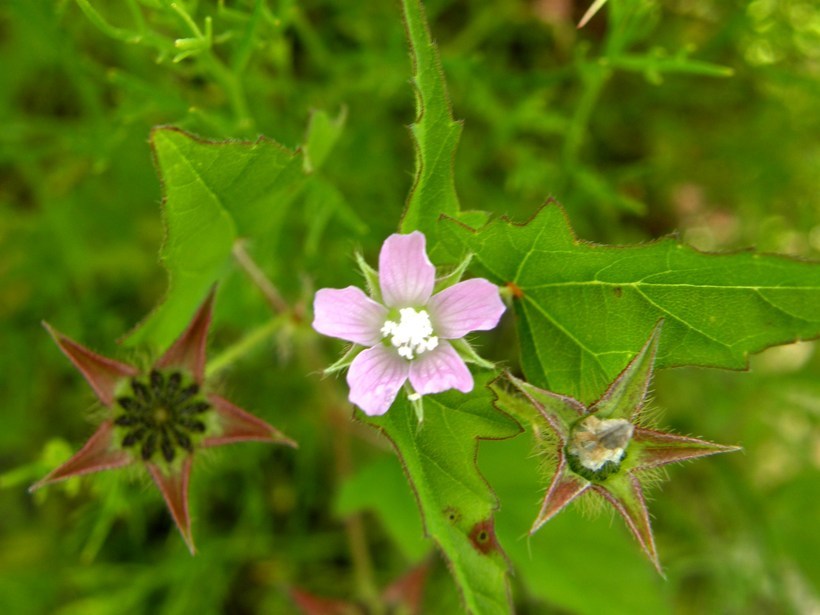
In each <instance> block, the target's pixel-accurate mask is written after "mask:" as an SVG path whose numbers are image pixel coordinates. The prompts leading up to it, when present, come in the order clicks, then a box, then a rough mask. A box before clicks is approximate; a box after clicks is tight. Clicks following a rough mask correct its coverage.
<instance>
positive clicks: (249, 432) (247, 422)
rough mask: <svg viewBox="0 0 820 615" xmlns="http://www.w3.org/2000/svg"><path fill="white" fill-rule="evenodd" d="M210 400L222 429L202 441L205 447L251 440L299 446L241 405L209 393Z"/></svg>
mask: <svg viewBox="0 0 820 615" xmlns="http://www.w3.org/2000/svg"><path fill="white" fill-rule="evenodd" d="M208 401H209V402H211V404H213V407H214V410H215V411H216V415H217V418H218V421H219V426H220V430H221V431H220V432H219V433H218V434H215V435H212V436H208V437H206V438H205V439H204V440H203V441H202V446H203V447H206V448H207V447H213V446H222V445H223V444H231V443H233V442H248V441H251V442H272V443H274V444H285V445H287V446H292V447H293V448H298V445H297V444H296V442H295V441H293V440H291V439H290V438H288V437H287V436H286V435H284V434H283V433H282V432H281V431H279V430H278V429H276V428H275V427H273V426H272V425H270V424H268V423H266V422H265V421H263V420H262V419H260V418H259V417H256V416H254V415H252V414H251V413H250V412H247V411H245V410H243V409H242V408H240V407H239V406H235V405H234V404H232V403H231V402H229V401H228V400H227V399H225V398H223V397H220V396H219V395H214V394H211V395H208Z"/></svg>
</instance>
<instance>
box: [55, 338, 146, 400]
mask: <svg viewBox="0 0 820 615" xmlns="http://www.w3.org/2000/svg"><path fill="white" fill-rule="evenodd" d="M43 326H44V327H45V328H46V330H47V331H48V332H49V333H50V334H51V337H53V338H54V341H55V342H56V343H57V345H58V346H59V347H60V350H62V351H63V354H64V355H65V356H67V357H68V358H69V359H70V360H71V362H72V363H73V364H74V367H76V368H77V369H78V370H80V373H81V374H82V375H83V376H85V379H86V380H87V381H88V384H90V385H91V388H92V389H94V392H95V393H96V394H97V397H98V398H99V400H100V401H101V402H102V403H103V404H105V405H106V406H110V405H111V404H112V403H114V394H115V391H116V389H117V385H118V384H119V383H120V381H121V380H123V379H124V378H128V377H129V376H136V375H137V374H138V373H139V370H138V369H137V368H136V367H132V366H130V365H126V364H125V363H120V362H119V361H114V360H113V359H109V358H107V357H103V356H101V355H98V354H97V353H96V352H92V351H91V350H89V349H88V348H86V347H85V346H81V345H80V344H78V343H77V342H75V341H73V340H71V339H69V338H68V337H66V336H65V335H63V334H62V333H60V332H59V331H57V330H56V329H53V328H52V327H51V326H50V325H49V324H48V323H47V322H44V323H43Z"/></svg>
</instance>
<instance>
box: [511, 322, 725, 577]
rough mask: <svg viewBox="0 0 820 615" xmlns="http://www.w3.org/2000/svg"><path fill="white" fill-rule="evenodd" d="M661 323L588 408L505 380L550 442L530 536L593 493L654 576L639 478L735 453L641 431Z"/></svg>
mask: <svg viewBox="0 0 820 615" xmlns="http://www.w3.org/2000/svg"><path fill="white" fill-rule="evenodd" d="M662 324H663V321H661V322H659V323H658V324H657V326H656V327H655V329H654V330H653V331H652V335H651V336H650V338H649V341H647V343H646V345H645V346H644V347H643V349H642V350H641V351H640V352H639V353H638V355H637V356H636V357H635V358H634V359H633V360H632V361H631V362H630V363H629V365H627V366H626V369H624V371H623V372H621V374H620V375H619V376H618V378H617V379H616V380H615V381H614V382H613V383H612V384H611V385H610V386H609V388H608V389H607V391H606V393H604V395H603V397H601V399H599V400H598V401H596V402H595V403H594V404H592V405H591V406H589V407H587V406H585V405H584V404H582V403H581V402H580V401H578V400H576V399H573V398H571V397H567V396H563V395H558V394H556V393H552V392H550V391H545V390H543V389H539V388H538V387H535V386H533V385H531V384H528V383H526V382H523V381H521V380H519V379H517V378H514V377H513V376H509V379H510V381H511V382H512V383H513V385H514V386H515V387H516V388H517V389H518V390H519V391H521V393H523V394H524V396H525V397H526V399H527V400H528V401H529V403H530V404H531V405H532V406H533V407H535V409H536V410H537V411H538V417H540V418H542V419H543V420H544V421H546V423H547V426H548V428H549V429H550V431H551V432H552V433H554V434H555V436H556V438H557V440H558V446H557V449H558V450H557V451H556V460H557V464H556V469H555V473H554V475H553V477H552V479H551V481H550V483H549V486H548V488H547V491H546V494H545V495H544V500H543V502H542V504H541V510H540V512H539V513H538V517H537V518H536V519H535V522H534V523H533V525H532V528H531V529H530V534H533V533H535V532H536V531H538V529H539V528H540V527H541V526H542V525H544V524H545V523H546V522H547V521H549V520H550V519H552V518H553V517H554V516H555V515H557V514H558V513H559V512H560V511H561V510H563V509H564V507H566V506H567V505H568V504H569V503H570V502H572V501H573V500H575V499H576V498H578V497H579V496H581V495H583V494H584V493H586V492H595V493H597V494H598V495H600V496H602V497H603V498H604V499H605V500H606V501H607V502H609V504H611V505H612V506H613V508H614V509H615V510H616V511H617V512H618V513H619V514H620V515H621V516H622V517H623V518H624V521H626V524H627V526H628V527H629V529H630V531H631V532H632V534H633V535H634V536H635V538H636V539H637V540H638V543H640V545H641V548H642V549H643V550H644V552H645V553H646V555H647V556H648V557H649V559H650V560H651V561H652V563H653V564H654V566H655V568H656V569H657V570H658V572H659V573H661V574H663V572H662V570H661V566H660V562H659V560H658V553H657V550H656V548H655V539H654V537H653V535H652V527H651V525H650V522H649V511H648V510H647V507H646V499H645V498H644V494H643V488H642V487H641V478H642V473H643V476H647V475H649V476H651V470H653V469H656V468H659V467H662V466H665V465H667V464H670V463H675V462H678V461H686V460H688V459H695V458H696V457H704V456H706V455H715V454H717V453H728V452H731V451H736V450H740V447H737V446H724V445H721V444H714V443H712V442H707V441H706V440H700V439H698V438H691V437H688V436H681V435H677V434H673V433H667V432H662V431H656V430H654V429H649V428H648V427H645V426H643V424H642V421H643V417H642V412H643V411H644V410H645V404H646V398H647V393H648V390H649V383H650V381H651V379H652V371H653V366H654V362H655V354H656V352H657V349H658V341H659V339H660V330H661V326H662ZM536 427H537V425H536Z"/></svg>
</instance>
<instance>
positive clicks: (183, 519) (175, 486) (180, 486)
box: [146, 455, 196, 555]
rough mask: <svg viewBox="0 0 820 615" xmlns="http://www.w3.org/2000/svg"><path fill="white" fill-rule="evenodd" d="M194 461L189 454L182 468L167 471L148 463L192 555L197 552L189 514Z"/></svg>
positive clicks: (149, 469) (152, 476)
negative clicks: (189, 491)
mask: <svg viewBox="0 0 820 615" xmlns="http://www.w3.org/2000/svg"><path fill="white" fill-rule="evenodd" d="M192 461H193V456H192V455H187V456H186V457H185V460H184V461H183V462H182V468H181V469H179V470H178V471H177V472H170V471H168V472H167V473H166V472H165V471H163V469H162V468H160V467H159V466H157V465H155V464H153V463H148V464H146V465H147V466H148V471H149V472H150V473H151V478H153V479H154V483H156V485H157V488H158V489H159V490H160V492H161V493H162V497H163V498H165V503H166V504H167V505H168V510H169V511H170V512H171V516H172V517H173V518H174V523H176V524H177V528H179V533H180V534H182V539H183V540H184V541H185V544H186V545H188V550H189V551H190V552H191V555H193V554H195V553H196V548H195V547H194V537H193V535H192V534H191V516H190V514H188V482H189V480H190V478H191V463H192Z"/></svg>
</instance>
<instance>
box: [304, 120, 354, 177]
mask: <svg viewBox="0 0 820 615" xmlns="http://www.w3.org/2000/svg"><path fill="white" fill-rule="evenodd" d="M346 119H347V109H346V108H343V109H342V110H341V111H340V112H339V116H338V117H337V118H335V119H331V117H330V116H329V115H328V114H327V112H325V111H322V110H321V109H317V110H314V111H313V112H312V113H311V114H310V122H309V123H308V129H307V136H306V137H305V144H304V145H303V146H302V150H303V151H304V169H305V173H313V172H315V171H317V170H319V169H320V168H321V167H322V164H323V163H324V161H325V159H326V158H327V156H328V154H330V151H331V150H332V149H333V146H334V145H336V141H338V140H339V137H340V136H341V135H342V130H343V129H344V125H345V120H346Z"/></svg>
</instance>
